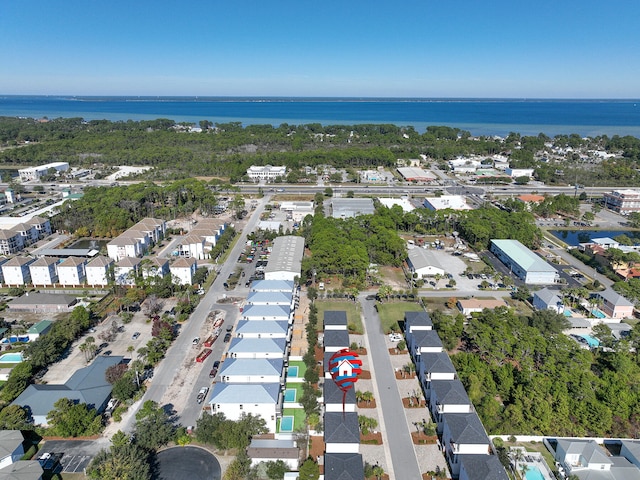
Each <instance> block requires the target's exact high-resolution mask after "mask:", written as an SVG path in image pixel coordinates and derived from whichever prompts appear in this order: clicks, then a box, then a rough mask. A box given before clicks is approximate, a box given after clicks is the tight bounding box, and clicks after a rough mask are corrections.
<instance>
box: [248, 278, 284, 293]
mask: <svg viewBox="0 0 640 480" xmlns="http://www.w3.org/2000/svg"><path fill="white" fill-rule="evenodd" d="M293 287H294V282H292V281H291V280H256V281H255V282H253V283H252V284H251V290H250V291H251V292H284V293H291V292H293Z"/></svg>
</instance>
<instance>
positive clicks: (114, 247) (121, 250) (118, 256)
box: [107, 236, 144, 262]
mask: <svg viewBox="0 0 640 480" xmlns="http://www.w3.org/2000/svg"><path fill="white" fill-rule="evenodd" d="M143 254H144V244H143V243H142V242H141V241H140V240H139V239H137V238H132V237H129V236H119V237H116V238H114V239H113V240H111V241H110V242H109V243H107V255H108V256H109V258H111V259H113V260H115V261H116V262H117V261H119V260H122V259H123V258H126V257H132V258H134V257H141V256H142V255H143Z"/></svg>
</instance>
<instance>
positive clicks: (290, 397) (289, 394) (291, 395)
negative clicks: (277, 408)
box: [284, 388, 296, 403]
mask: <svg viewBox="0 0 640 480" xmlns="http://www.w3.org/2000/svg"><path fill="white" fill-rule="evenodd" d="M284 401H285V402H287V403H292V402H295V401H296V389H295V388H287V389H286V390H285V391H284Z"/></svg>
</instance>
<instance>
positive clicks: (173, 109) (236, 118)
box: [0, 96, 640, 137]
mask: <svg viewBox="0 0 640 480" xmlns="http://www.w3.org/2000/svg"><path fill="white" fill-rule="evenodd" d="M0 116H12V117H13V116H19V117H33V118H42V117H48V118H58V117H66V118H69V117H81V118H84V119H85V120H98V119H106V120H112V121H126V120H150V119H156V118H169V119H172V120H175V121H176V122H193V123H198V122H199V121H200V120H209V121H212V122H214V123H226V122H241V123H242V124H243V125H254V124H271V125H274V126H278V125H281V124H283V123H288V124H290V125H302V124H309V123H320V124H322V125H354V124H363V123H376V124H380V123H389V124H395V125H399V126H413V127H414V128H415V129H416V130H417V131H419V132H421V133H422V132H424V130H425V129H426V127H427V126H429V125H447V126H451V127H456V128H460V129H462V130H468V131H469V132H471V134H472V135H507V134H508V133H509V132H518V133H521V134H523V135H537V134H538V133H541V132H542V133H545V134H547V135H549V136H554V135H558V134H571V133H576V134H579V135H582V136H597V135H603V134H604V135H609V136H611V135H621V136H623V135H633V136H637V137H640V100H526V99H525V100H514V99H505V100H502V99H494V100H490V99H356V98H253V97H245V98H235V97H234V98H231V97H206V98H203V97H54V96H0Z"/></svg>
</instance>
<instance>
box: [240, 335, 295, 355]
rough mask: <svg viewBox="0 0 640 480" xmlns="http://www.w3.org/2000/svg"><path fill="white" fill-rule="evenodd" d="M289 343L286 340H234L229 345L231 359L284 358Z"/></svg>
mask: <svg viewBox="0 0 640 480" xmlns="http://www.w3.org/2000/svg"><path fill="white" fill-rule="evenodd" d="M286 353H287V341H286V340H285V339H284V338H234V339H232V340H231V345H229V351H228V356H229V357H230V358H284V357H285V355H286Z"/></svg>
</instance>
